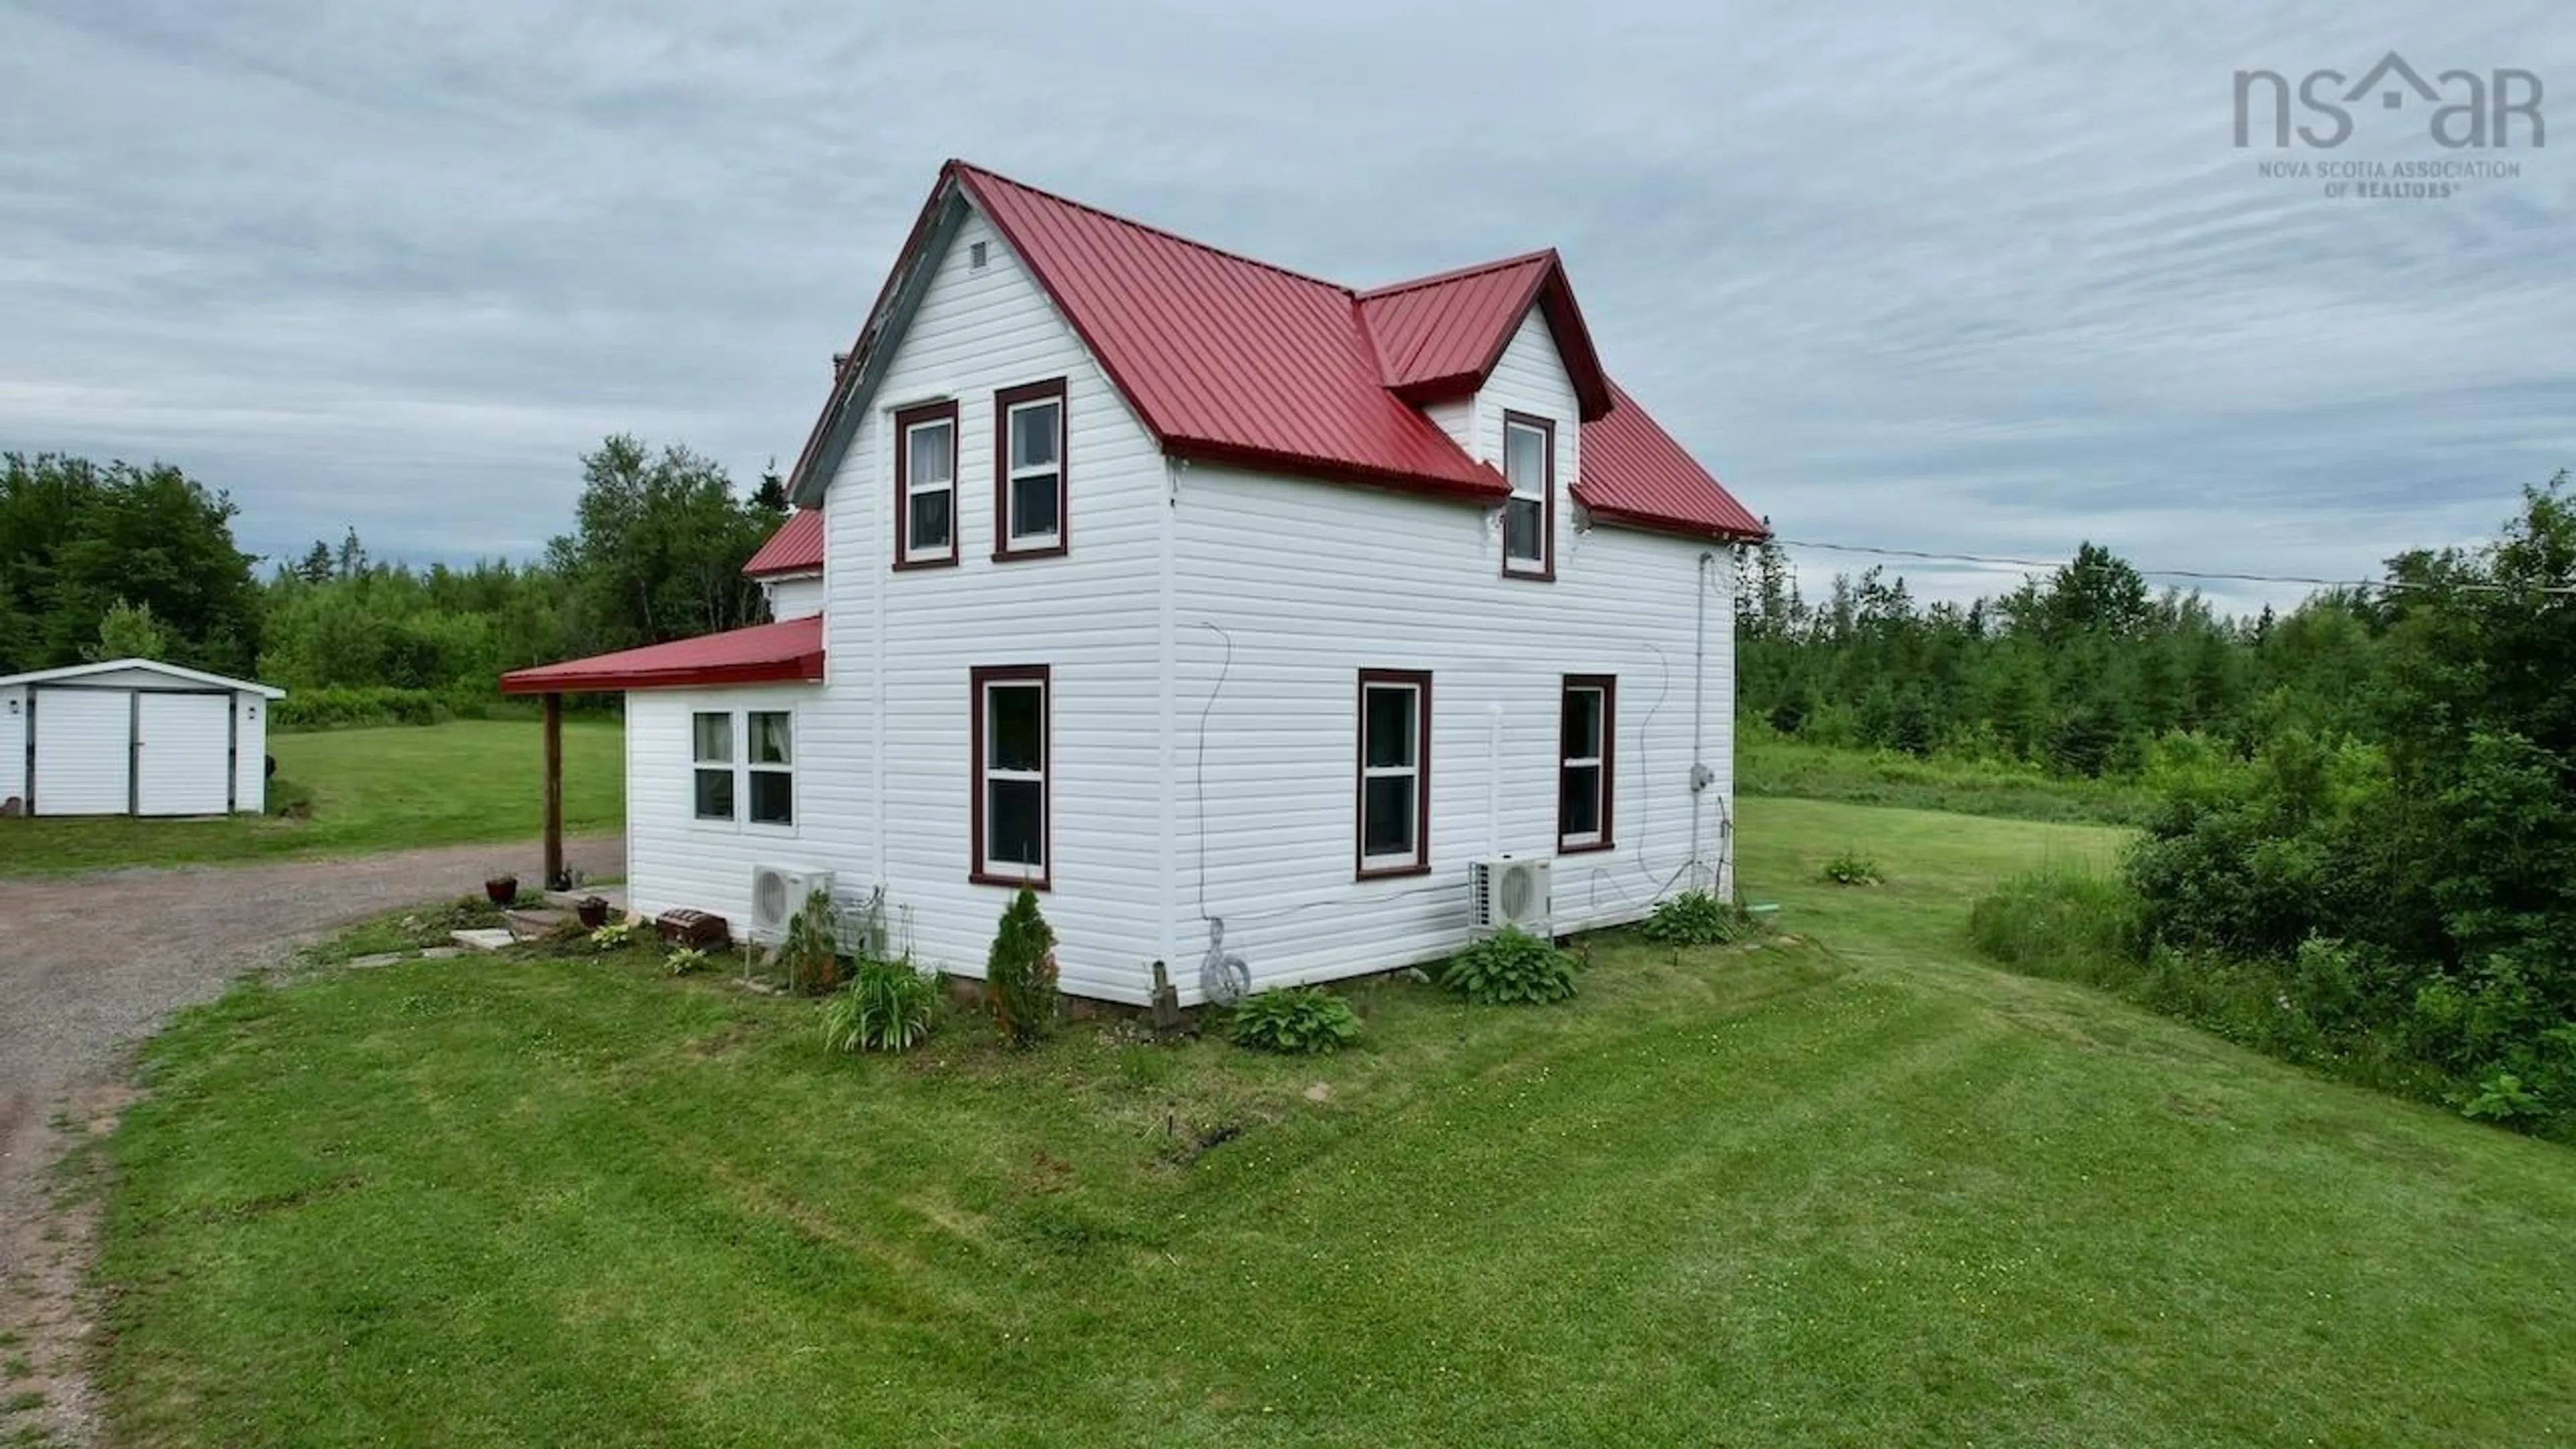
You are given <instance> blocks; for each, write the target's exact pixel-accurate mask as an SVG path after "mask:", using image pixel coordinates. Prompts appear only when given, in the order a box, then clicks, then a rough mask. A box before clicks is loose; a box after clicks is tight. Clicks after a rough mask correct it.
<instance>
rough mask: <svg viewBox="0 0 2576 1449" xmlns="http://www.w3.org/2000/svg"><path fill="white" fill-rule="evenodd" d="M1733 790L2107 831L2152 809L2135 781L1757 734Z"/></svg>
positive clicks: (1739, 762) (1741, 756)
mask: <svg viewBox="0 0 2576 1449" xmlns="http://www.w3.org/2000/svg"><path fill="white" fill-rule="evenodd" d="M1735 787H1736V789H1737V790H1738V791H1739V792H1740V793H1742V794H1745V795H1766V796H1791V797H1795V798H1798V799H1805V800H1841V801H1845V802H1847V803H1850V804H1854V805H1895V806H1901V807H1903V808H1906V809H1911V810H1953V811H1957V812H1959V813H1961V814H1965V815H1999V816H2004V817H2007V818H2011V819H2018V820H2065V821H2085V822H2092V823H2097V824H2111V825H2135V824H2138V823H2139V822H2141V821H2143V820H2145V819H2146V816H2147V812H2148V810H2149V809H2150V807H2151V802H2152V796H2151V794H2150V792H2149V791H2148V790H2147V789H2146V787H2144V786H2143V785H2140V784H2138V783H2136V782H2134V781H2122V780H2088V779H2081V778H2069V777H2067V776H2064V775H2052V774H2049V773H2048V772H2047V771H2045V770H2042V769H2040V768H2039V767H2038V766H2036V765H2019V764H2004V763H2000V762H1996V761H1991V760H1953V759H1941V758H1935V759H1916V758H1915V757H1913V756H1911V755H1906V754H1900V753H1899V752H1897V751H1895V750H1854V749H1836V748H1834V747H1832V746H1829V745H1817V744H1809V743H1807V742H1806V741H1804V740H1798V739H1790V738H1786V737H1783V736H1781V735H1778V734H1774V733H1772V732H1771V731H1770V730H1767V729H1761V728H1755V727H1747V728H1745V729H1744V730H1743V731H1742V732H1741V733H1740V734H1739V735H1738V736H1737V739H1736V755H1735Z"/></svg>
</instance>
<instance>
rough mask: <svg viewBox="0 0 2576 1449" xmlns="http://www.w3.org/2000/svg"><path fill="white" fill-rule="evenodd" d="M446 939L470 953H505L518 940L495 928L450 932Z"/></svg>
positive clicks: (517, 942)
mask: <svg viewBox="0 0 2576 1449" xmlns="http://www.w3.org/2000/svg"><path fill="white" fill-rule="evenodd" d="M447 939H449V940H451V941H454V942H455V943H456V944H457V945H459V946H462V947H464V948H466V949H467V950H471V951H507V950H509V949H510V948H511V947H512V946H515V945H517V944H519V938H518V937H516V936H513V935H511V934H510V933H509V932H507V931H504V930H502V929H500V928H499V927H497V926H495V927H492V928H490V929H487V930H481V931H451V932H449V933H448V937H447Z"/></svg>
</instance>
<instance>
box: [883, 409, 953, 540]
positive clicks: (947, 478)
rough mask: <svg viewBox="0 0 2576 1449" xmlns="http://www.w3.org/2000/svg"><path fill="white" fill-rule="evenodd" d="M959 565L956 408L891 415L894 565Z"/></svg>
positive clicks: (919, 410) (903, 412)
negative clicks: (892, 431) (892, 428)
mask: <svg viewBox="0 0 2576 1449" xmlns="http://www.w3.org/2000/svg"><path fill="white" fill-rule="evenodd" d="M955 562H957V404H956V403H955V402H953V401H952V402H940V403H928V404H925V405H923V406H921V407H917V408H906V409H904V410H903V411H902V412H899V413H896V414H895V415H894V566H895V567H896V568H899V569H917V568H931V567H935V566H938V565H942V564H953V563H955Z"/></svg>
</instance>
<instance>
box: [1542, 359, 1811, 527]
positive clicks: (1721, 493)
mask: <svg viewBox="0 0 2576 1449" xmlns="http://www.w3.org/2000/svg"><path fill="white" fill-rule="evenodd" d="M1610 394H1611V398H1612V400H1613V402H1614V403H1615V406H1613V407H1612V408H1611V409H1610V411H1609V413H1608V415H1606V416H1604V417H1602V418H1601V419H1599V420H1598V421H1595V422H1589V423H1585V424H1584V425H1583V469H1582V476H1580V477H1578V478H1576V479H1575V480H1574V497H1575V501H1576V502H1579V503H1581V504H1582V505H1583V506H1584V507H1586V508H1589V509H1591V510H1592V516H1593V517H1595V518H1597V519H1601V520H1603V521H1604V522H1610V523H1626V524H1631V525H1633V526H1636V527H1639V528H1649V529H1654V530H1657V531H1659V532H1666V533H1683V534H1688V535H1690V536H1692V537H1695V538H1704V537H1709V536H1712V535H1713V536H1717V537H1723V538H1741V539H1757V538H1767V537H1769V536H1770V534H1771V530H1770V529H1769V528H1767V527H1764V526H1763V523H1762V520H1761V519H1758V518H1756V517H1754V516H1753V515H1752V513H1750V512H1749V511H1747V510H1746V508H1745V507H1744V505H1743V504H1741V503H1738V502H1736V501H1735V497H1734V495H1733V494H1730V493H1728V492H1727V491H1726V488H1725V485H1723V484H1721V483H1719V482H1718V481H1717V480H1716V479H1715V478H1713V477H1711V476H1709V472H1708V470H1707V469H1706V468H1703V467H1701V466H1700V465H1699V461H1698V460H1697V459H1695V458H1693V457H1691V455H1690V454H1689V453H1688V452H1686V451H1685V450H1684V449H1683V448H1682V445H1681V444H1679V443H1677V442H1674V441H1673V435H1672V434H1670V433H1667V432H1665V431H1664V430H1663V429H1662V428H1661V427H1659V426H1657V425H1656V423H1655V420H1654V419H1653V418H1652V417H1649V416H1647V414H1646V410H1645V409H1644V408H1641V407H1639V406H1637V404H1636V402H1635V401H1634V400H1633V399H1631V398H1630V397H1629V396H1628V394H1627V393H1626V391H1624V390H1623V389H1621V388H1620V386H1619V385H1618V384H1617V383H1615V382H1614V383H1611V384H1610Z"/></svg>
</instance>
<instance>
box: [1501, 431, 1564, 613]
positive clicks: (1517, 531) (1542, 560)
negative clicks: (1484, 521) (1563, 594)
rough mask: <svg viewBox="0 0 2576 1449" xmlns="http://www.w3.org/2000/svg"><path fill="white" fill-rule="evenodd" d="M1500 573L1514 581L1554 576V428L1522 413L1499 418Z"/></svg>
mask: <svg viewBox="0 0 2576 1449" xmlns="http://www.w3.org/2000/svg"><path fill="white" fill-rule="evenodd" d="M1503 480H1504V481H1505V482H1507V483H1509V484H1511V485H1512V494H1511V497H1509V498H1506V499H1504V500H1503V572H1504V573H1506V574H1509V575H1511V576H1513V577H1514V578H1529V579H1550V578H1554V577H1556V424H1554V423H1552V422H1549V421H1548V420H1547V419H1545V418H1534V417H1531V416H1529V415H1528V414H1526V413H1505V414H1503Z"/></svg>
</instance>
